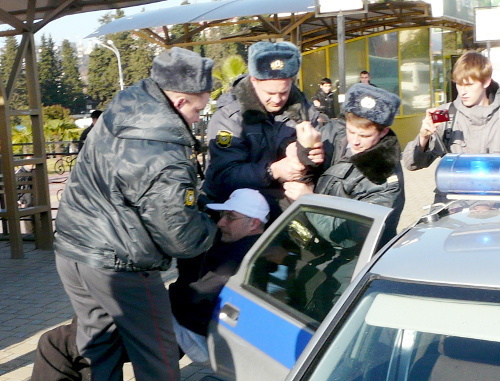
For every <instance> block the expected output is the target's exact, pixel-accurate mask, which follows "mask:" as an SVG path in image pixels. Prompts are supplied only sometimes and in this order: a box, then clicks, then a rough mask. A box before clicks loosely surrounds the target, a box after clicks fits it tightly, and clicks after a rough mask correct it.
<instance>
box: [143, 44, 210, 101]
mask: <svg viewBox="0 0 500 381" xmlns="http://www.w3.org/2000/svg"><path fill="white" fill-rule="evenodd" d="M213 66H214V61H213V60H211V59H210V58H204V57H201V56H200V55H199V54H198V53H195V52H192V51H190V50H187V49H182V48H177V47H174V48H172V49H169V50H167V51H166V52H163V53H161V54H160V55H158V56H157V57H155V59H154V60H153V67H152V68H151V79H152V80H153V81H155V82H156V83H157V84H158V85H159V86H160V87H161V88H162V89H163V90H170V91H177V92H179V93H190V94H198V93H204V92H207V91H211V90H212V67H213Z"/></svg>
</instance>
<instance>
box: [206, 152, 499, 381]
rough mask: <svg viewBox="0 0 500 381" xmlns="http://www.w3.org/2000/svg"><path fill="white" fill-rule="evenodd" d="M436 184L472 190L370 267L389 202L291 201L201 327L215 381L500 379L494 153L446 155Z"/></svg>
mask: <svg viewBox="0 0 500 381" xmlns="http://www.w3.org/2000/svg"><path fill="white" fill-rule="evenodd" d="M437 184H438V187H439V188H440V189H441V190H442V191H444V192H446V193H449V192H450V191H458V192H459V193H464V192H465V193H467V195H466V196H465V198H464V197H460V196H459V195H456V198H457V200H455V201H452V202H450V203H449V204H447V205H443V206H441V207H439V208H437V209H434V210H433V211H432V212H431V213H430V214H429V215H427V216H424V217H423V218H422V219H421V220H420V221H418V222H417V223H416V224H414V225H413V226H411V227H410V228H408V229H406V230H405V231H404V232H402V233H401V234H400V235H398V237H396V238H395V239H393V240H392V241H391V242H390V243H389V244H387V245H386V246H385V247H384V248H382V250H380V251H379V252H378V253H377V256H376V257H375V258H374V259H373V261H372V262H371V263H370V264H369V265H368V266H365V265H366V264H367V263H368V262H369V261H370V259H371V257H372V254H373V253H374V252H375V248H376V246H377V241H378V239H379V237H380V233H381V230H382V228H383V224H384V220H385V218H386V217H387V214H388V213H389V209H387V208H383V207H379V206H376V205H370V204H366V203H361V202H356V201H352V200H346V199H337V198H334V197H330V196H321V195H310V196H308V197H303V198H302V199H300V200H299V201H298V202H296V203H295V204H294V205H293V207H292V209H291V210H288V211H287V212H286V214H285V215H283V216H281V217H280V219H279V220H278V221H276V222H275V223H274V224H273V225H272V226H271V227H270V228H269V229H268V231H267V232H266V233H265V234H264V235H263V236H262V237H261V238H260V240H259V241H258V242H257V243H256V245H254V247H253V248H252V250H251V251H250V252H249V253H248V255H247V256H246V257H245V260H244V262H243V263H242V265H241V267H240V270H239V271H238V273H237V274H236V275H235V276H234V277H232V278H231V279H230V281H229V282H228V284H227V286H226V287H225V288H224V290H223V291H222V293H221V297H220V305H219V308H218V310H217V311H216V314H215V317H214V320H213V321H212V324H211V327H210V334H209V346H210V351H211V362H212V367H213V368H214V369H215V372H216V375H217V376H220V377H222V378H223V379H228V380H236V379H237V380H238V381H240V380H261V381H263V380H273V381H274V380H283V379H285V378H287V374H288V378H287V380H294V381H295V380H318V381H319V380H321V381H323V380H342V381H344V380H356V381H358V380H359V381H361V380H363V381H367V380H395V381H396V380H419V381H420V380H500V214H499V210H500V209H499V208H500V155H489V156H485V157H480V156H472V155H461V156H458V155H447V156H446V157H444V158H443V159H442V160H441V163H440V165H439V168H438V170H437ZM485 189H486V190H487V192H483V191H484V190H485ZM486 193H488V194H486ZM492 195H493V196H492ZM450 197H453V195H451V196H450ZM332 227H334V228H333V229H332ZM363 267H364V268H363ZM351 277H355V279H354V281H353V282H352V283H351V284H349V283H350V279H351ZM344 291H345V292H344ZM320 322H322V324H321V325H319V324H320ZM318 326H319V328H318ZM315 331H316V333H315V334H314V332H315ZM313 334H314V336H313ZM304 348H305V350H304ZM299 356H300V358H299ZM297 359H298V361H297ZM291 368H293V369H292V370H291V372H290V373H289V370H290V369H291Z"/></svg>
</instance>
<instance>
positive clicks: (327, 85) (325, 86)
mask: <svg viewBox="0 0 500 381" xmlns="http://www.w3.org/2000/svg"><path fill="white" fill-rule="evenodd" d="M319 87H320V88H321V90H323V92H324V93H325V94H329V93H330V92H331V91H332V84H331V83H325V84H323V85H319Z"/></svg>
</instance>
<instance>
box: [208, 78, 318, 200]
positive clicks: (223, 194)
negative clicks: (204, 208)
mask: <svg viewBox="0 0 500 381" xmlns="http://www.w3.org/2000/svg"><path fill="white" fill-rule="evenodd" d="M317 115H318V112H317V111H316V110H315V109H314V107H312V106H311V105H310V104H309V102H308V101H307V100H306V99H305V97H304V95H303V94H302V93H301V92H300V90H299V89H298V88H297V87H295V86H292V90H291V92H290V96H289V98H288V102H287V103H286V105H285V106H284V107H283V109H282V111H281V112H280V113H278V114H275V115H274V114H271V113H268V112H267V111H266V110H265V108H264V106H263V105H262V104H261V102H260V101H259V99H258V97H257V95H256V93H255V91H254V89H253V86H252V84H251V83H250V77H249V76H245V77H243V78H241V79H240V80H238V81H237V82H236V83H235V85H233V88H232V90H231V92H230V93H228V94H225V96H223V98H222V100H221V101H220V102H219V109H218V110H217V111H216V112H215V113H214V115H213V116H212V118H211V120H210V122H209V124H208V131H207V138H208V141H209V158H208V164H207V170H206V178H205V181H204V183H203V190H204V191H205V192H206V194H207V195H208V196H209V197H210V198H211V199H213V200H215V201H216V202H223V201H225V200H226V199H227V198H228V197H229V195H230V194H231V192H233V191H234V190H236V189H238V188H252V189H257V190H259V191H260V192H261V193H262V194H263V195H264V196H266V198H268V201H269V196H270V195H272V197H276V198H280V197H283V194H284V192H283V188H282V186H281V184H280V183H279V182H277V181H275V180H274V179H273V178H272V177H271V176H270V175H269V173H268V170H267V168H268V166H269V165H270V164H271V163H273V162H275V161H278V160H280V159H282V158H284V157H285V151H286V147H287V145H288V144H290V143H291V142H293V141H295V139H296V135H295V126H296V125H297V124H298V123H300V122H302V121H304V120H307V119H309V120H310V121H311V122H312V123H313V125H316V120H317ZM271 204H272V201H271ZM271 207H272V206H271Z"/></svg>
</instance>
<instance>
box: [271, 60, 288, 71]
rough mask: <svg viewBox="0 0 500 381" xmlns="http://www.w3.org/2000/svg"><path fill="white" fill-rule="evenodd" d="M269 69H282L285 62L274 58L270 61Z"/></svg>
mask: <svg viewBox="0 0 500 381" xmlns="http://www.w3.org/2000/svg"><path fill="white" fill-rule="evenodd" d="M270 66H271V70H283V68H284V67H285V63H284V62H283V61H282V60H275V61H273V62H271V65H270Z"/></svg>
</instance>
